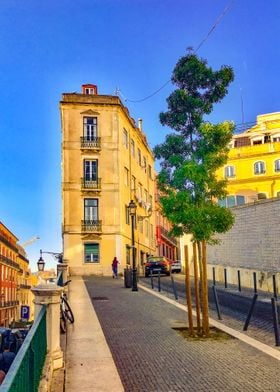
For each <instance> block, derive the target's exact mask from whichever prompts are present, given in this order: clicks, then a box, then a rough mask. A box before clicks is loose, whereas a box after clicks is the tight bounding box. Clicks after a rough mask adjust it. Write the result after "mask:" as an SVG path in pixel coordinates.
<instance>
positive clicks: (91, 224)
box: [82, 220, 102, 233]
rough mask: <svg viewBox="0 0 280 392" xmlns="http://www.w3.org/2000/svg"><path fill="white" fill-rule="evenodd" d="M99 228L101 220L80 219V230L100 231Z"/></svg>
mask: <svg viewBox="0 0 280 392" xmlns="http://www.w3.org/2000/svg"><path fill="white" fill-rule="evenodd" d="M101 228H102V221H101V220H82V232H90V233H100V232H101Z"/></svg>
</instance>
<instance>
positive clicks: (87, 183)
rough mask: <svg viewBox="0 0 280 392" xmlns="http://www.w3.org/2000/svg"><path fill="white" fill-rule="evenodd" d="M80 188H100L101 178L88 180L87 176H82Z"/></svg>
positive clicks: (97, 189)
mask: <svg viewBox="0 0 280 392" xmlns="http://www.w3.org/2000/svg"><path fill="white" fill-rule="evenodd" d="M81 182H82V189H86V190H95V191H100V190H101V178H97V179H96V180H88V179H87V178H82V179H81Z"/></svg>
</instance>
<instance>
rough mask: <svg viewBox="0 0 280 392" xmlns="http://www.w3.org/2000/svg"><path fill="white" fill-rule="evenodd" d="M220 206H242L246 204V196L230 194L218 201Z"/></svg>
mask: <svg viewBox="0 0 280 392" xmlns="http://www.w3.org/2000/svg"><path fill="white" fill-rule="evenodd" d="M218 204H219V206H221V207H228V208H230V207H234V206H241V205H243V204H245V196H242V195H230V196H227V197H226V198H225V199H222V200H219V201H218Z"/></svg>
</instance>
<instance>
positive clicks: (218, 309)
mask: <svg viewBox="0 0 280 392" xmlns="http://www.w3.org/2000/svg"><path fill="white" fill-rule="evenodd" d="M212 289H213V294H214V300H215V304H216V309H217V314H218V319H219V320H222V316H221V310H220V304H219V300H218V295H217V290H216V286H213V287H212Z"/></svg>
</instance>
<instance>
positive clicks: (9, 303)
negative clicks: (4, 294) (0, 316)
mask: <svg viewBox="0 0 280 392" xmlns="http://www.w3.org/2000/svg"><path fill="white" fill-rule="evenodd" d="M17 305H19V301H1V300H0V308H10V307H12V306H17Z"/></svg>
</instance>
